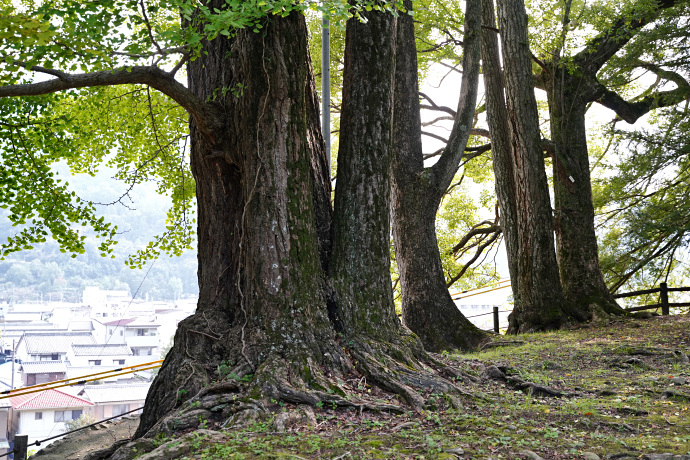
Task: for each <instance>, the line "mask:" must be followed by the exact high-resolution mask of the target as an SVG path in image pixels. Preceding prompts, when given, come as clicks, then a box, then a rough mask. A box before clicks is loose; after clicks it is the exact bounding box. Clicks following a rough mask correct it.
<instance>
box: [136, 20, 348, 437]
mask: <svg viewBox="0 0 690 460" xmlns="http://www.w3.org/2000/svg"><path fill="white" fill-rule="evenodd" d="M264 30H265V33H264V34H263V35H262V34H254V33H251V32H248V31H238V33H237V36H236V37H235V38H233V39H227V38H224V37H223V36H219V38H217V39H215V40H213V41H212V42H209V43H206V44H205V46H204V51H205V53H202V54H201V56H200V57H199V58H198V59H197V60H195V61H193V62H191V63H190V65H189V69H188V75H189V87H190V89H191V90H192V91H193V92H194V93H195V94H196V95H197V96H198V97H199V98H200V99H201V100H208V99H212V98H214V97H217V98H218V99H219V100H218V104H219V105H221V106H223V107H224V110H225V113H226V114H227V120H228V122H227V128H226V130H225V132H223V133H216V136H215V137H216V139H218V141H217V142H215V145H211V143H210V142H209V140H208V137H207V136H204V135H202V134H201V133H200V132H199V131H198V130H197V128H196V124H195V123H194V122H192V123H191V138H192V143H191V162H192V172H193V174H194V177H195V180H196V187H197V204H198V250H199V256H198V259H199V269H198V278H199V288H200V291H199V303H198V306H197V310H196V313H195V314H194V315H193V316H191V317H190V318H188V319H186V320H185V321H183V322H182V323H180V325H179V327H178V330H177V333H176V335H175V343H174V346H173V348H172V350H171V351H170V352H169V354H168V356H167V357H166V360H165V362H164V364H163V366H162V368H161V370H160V374H159V376H158V377H157V378H156V380H155V381H154V384H153V385H152V388H151V390H150V392H149V395H148V398H147V401H146V406H145V409H144V413H143V415H142V418H141V425H140V426H139V429H138V431H137V436H142V435H144V434H145V433H146V432H147V431H148V430H149V429H150V428H152V427H153V425H154V424H155V423H165V420H163V422H159V421H160V420H161V419H162V418H163V416H164V415H165V414H166V413H168V412H169V411H170V410H171V409H173V408H174V407H175V406H176V405H179V404H181V403H182V402H183V401H184V400H186V399H188V398H190V397H192V396H194V395H195V394H196V393H197V392H198V391H199V390H201V389H202V388H203V387H204V386H205V385H208V384H209V383H210V382H212V381H213V380H220V379H221V378H222V377H223V376H222V375H218V369H219V368H223V369H227V372H226V374H228V373H229V374H234V375H236V376H238V377H241V376H244V375H247V374H252V375H253V379H252V383H251V386H252V387H253V388H255V389H256V390H257V392H258V393H259V394H262V395H264V396H269V397H275V398H276V399H287V400H289V399H290V397H291V395H290V389H291V388H300V387H309V386H310V385H313V384H314V383H315V382H321V383H323V382H325V381H326V380H327V379H326V378H325V377H324V376H323V375H322V374H321V371H320V367H319V366H320V365H323V366H324V367H326V368H328V369H329V372H333V373H337V372H339V371H340V370H343V369H346V368H348V366H347V364H343V363H347V359H346V358H345V357H344V356H343V354H342V351H341V350H340V348H339V347H338V346H336V344H335V341H334V332H333V330H332V328H331V327H330V324H329V321H328V317H327V314H326V298H325V294H324V293H325V289H324V285H325V282H324V271H323V267H322V263H323V262H325V261H326V260H327V258H326V253H327V252H328V246H329V243H328V237H327V236H328V234H327V233H325V232H323V231H321V232H319V231H318V229H324V228H326V229H327V228H328V217H329V213H330V210H329V201H328V196H329V188H328V185H327V184H328V180H327V177H328V170H327V168H326V165H325V154H324V148H323V142H322V138H321V134H320V131H319V128H318V106H317V100H316V92H315V88H314V86H313V77H312V75H311V68H310V61H309V57H308V52H307V43H306V37H307V34H306V26H305V23H304V18H303V17H302V16H301V15H299V14H292V15H290V16H289V17H287V18H277V17H275V18H272V20H271V21H270V23H269V24H268V26H267V27H266V28H265V29H264ZM239 84H242V90H241V91H240V92H239V93H236V94H233V92H228V94H227V95H224V96H222V95H218V94H217V91H216V89H217V88H224V87H226V88H227V87H229V88H239ZM324 220H325V223H324ZM317 236H318V237H317ZM288 376H290V377H289V378H290V381H289V382H288V381H287V380H288Z"/></svg>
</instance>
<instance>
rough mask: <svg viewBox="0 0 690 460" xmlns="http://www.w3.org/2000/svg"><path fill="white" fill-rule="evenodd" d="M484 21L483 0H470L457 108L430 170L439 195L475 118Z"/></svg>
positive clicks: (467, 8)
mask: <svg viewBox="0 0 690 460" xmlns="http://www.w3.org/2000/svg"><path fill="white" fill-rule="evenodd" d="M481 22H482V21H481V2H467V5H466V12H465V47H464V52H463V59H462V69H463V75H462V83H461V85H460V100H459V101H458V111H457V115H456V117H455V123H454V124H453V129H452V131H451V133H450V137H449V140H448V144H447V145H446V149H445V150H444V152H443V153H442V154H441V158H439V160H438V161H437V162H436V163H435V164H434V165H433V166H431V174H432V176H433V177H434V179H435V180H434V181H433V183H434V184H435V187H436V193H438V196H439V197H441V196H443V194H444V193H445V191H446V189H447V188H448V186H449V185H450V183H451V181H452V180H453V177H454V176H455V173H456V171H457V170H458V168H459V167H460V161H461V159H462V155H463V152H464V151H465V147H467V141H468V139H469V136H470V131H471V129H472V125H473V121H474V113H475V109H476V103H477V92H478V86H479V69H480V51H479V47H480V34H479V32H480V30H481Z"/></svg>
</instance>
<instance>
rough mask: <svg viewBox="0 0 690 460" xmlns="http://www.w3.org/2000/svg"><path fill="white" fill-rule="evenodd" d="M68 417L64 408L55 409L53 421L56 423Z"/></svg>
mask: <svg viewBox="0 0 690 460" xmlns="http://www.w3.org/2000/svg"><path fill="white" fill-rule="evenodd" d="M66 420H67V419H65V411H64V410H56V411H55V417H53V421H54V422H55V423H57V422H64V421H66Z"/></svg>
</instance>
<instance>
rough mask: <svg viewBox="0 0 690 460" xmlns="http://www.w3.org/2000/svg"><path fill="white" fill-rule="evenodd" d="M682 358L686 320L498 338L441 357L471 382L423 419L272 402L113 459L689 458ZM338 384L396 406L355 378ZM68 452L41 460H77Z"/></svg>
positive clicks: (689, 401) (687, 341) (689, 415)
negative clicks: (235, 423) (228, 423)
mask: <svg viewBox="0 0 690 460" xmlns="http://www.w3.org/2000/svg"><path fill="white" fill-rule="evenodd" d="M688 354H690V315H689V314H685V315H677V316H671V317H652V318H649V319H637V318H636V319H627V320H621V321H615V322H612V323H608V324H605V325H601V326H598V327H587V328H580V329H576V330H570V331H561V332H554V333H546V334H531V335H525V336H519V337H516V338H515V337H504V336H500V337H497V338H496V340H495V341H494V342H492V343H491V344H490V345H489V346H488V347H486V348H485V351H482V352H479V353H473V354H465V355H447V356H443V357H440V359H443V360H445V361H448V362H453V363H455V365H457V366H459V367H461V368H462V369H464V370H465V371H467V372H468V373H469V374H470V375H473V376H474V377H476V382H468V383H462V382H458V384H459V385H460V386H461V388H462V389H463V391H465V392H466V395H465V396H463V397H462V398H460V399H458V400H455V401H452V400H451V399H450V398H446V397H443V396H434V395H427V396H428V397H429V400H430V401H431V407H429V409H428V410H427V411H425V412H423V413H412V412H403V413H399V414H386V413H372V412H368V411H366V410H358V409H356V408H350V409H337V408H335V409H334V408H331V407H317V408H314V410H313V415H312V411H311V410H310V409H304V408H296V407H291V406H284V405H277V404H274V405H273V406H272V408H271V410H272V412H270V413H267V414H265V415H266V417H264V419H263V420H261V419H260V421H258V422H255V423H253V424H251V425H250V426H248V427H244V428H235V429H232V430H221V431H220V432H215V431H209V430H208V429H220V426H219V425H220V423H222V422H223V420H220V419H219V420H218V422H215V421H214V420H213V419H211V420H203V417H201V416H198V415H194V416H193V417H192V416H191V415H192V414H191V413H188V414H184V415H182V416H180V417H179V422H180V423H179V425H178V426H180V427H183V426H184V425H187V426H189V425H190V421H191V425H192V426H196V431H195V429H194V428H187V429H186V430H181V431H180V432H178V433H174V434H171V435H170V436H169V437H158V438H157V439H156V440H154V441H153V442H151V441H139V442H137V443H136V444H130V445H129V447H124V448H123V449H122V450H120V451H119V452H118V455H117V456H116V458H119V459H124V458H133V457H134V456H135V455H141V454H142V452H148V451H150V450H152V449H155V450H153V452H150V453H148V454H146V455H144V456H141V457H138V458H143V459H154V458H155V459H163V458H165V459H169V458H188V459H202V458H203V459H219V460H220V459H228V458H236V459H279V458H284V459H333V460H335V459H422V458H425V459H441V458H448V459H452V458H466V459H470V458H477V459H489V458H491V459H538V458H544V459H575V458H585V459H590V460H591V459H596V458H601V459H607V458H608V459H626V458H629V459H633V458H647V459H671V458H674V459H679V458H680V459H690V364H689V361H690V360H689V359H688ZM346 384H349V385H353V388H359V390H360V391H361V392H362V394H366V395H367V396H369V397H374V398H378V400H379V401H380V402H386V403H390V404H398V402H396V401H394V400H390V399H389V396H388V395H387V394H386V393H383V392H381V391H380V390H378V389H377V388H376V387H373V386H370V385H368V383H367V382H365V381H364V380H359V381H353V382H346ZM530 392H531V394H530ZM454 406H455V407H454ZM194 412H196V411H194ZM212 413H217V412H212ZM197 417H198V418H199V419H201V420H196V421H195V420H194V419H195V418H197ZM87 436H88V435H87ZM113 439H121V436H116V435H113ZM75 445H77V444H75V443H73V442H71V441H67V442H63V443H60V446H62V447H60V446H57V447H56V448H52V447H49V448H47V449H45V451H44V452H45V454H51V457H50V458H58V456H59V455H63V457H62V458H67V455H68V454H70V455H69V458H77V456H78V455H79V453H77V452H74V448H73V446H75ZM58 448H61V449H64V450H63V451H62V452H55V449H58ZM132 448H136V452H134V451H133V450H132ZM87 449H89V448H88V447H87V448H85V450H84V451H82V452H81V453H82V456H81V457H80V458H83V454H84V453H86V452H87V451H88V450H87ZM89 450H92V447H91V448H90V449H89ZM51 451H53V452H52V453H51ZM126 452H128V454H127V453H126ZM45 454H43V455H45ZM75 454H76V455H75ZM53 456H55V457H53ZM38 458H41V457H40V456H39V457H38ZM46 458H48V457H46ZM87 458H89V459H91V460H95V459H96V458H102V457H100V456H98V455H94V454H92V455H91V456H89V457H87Z"/></svg>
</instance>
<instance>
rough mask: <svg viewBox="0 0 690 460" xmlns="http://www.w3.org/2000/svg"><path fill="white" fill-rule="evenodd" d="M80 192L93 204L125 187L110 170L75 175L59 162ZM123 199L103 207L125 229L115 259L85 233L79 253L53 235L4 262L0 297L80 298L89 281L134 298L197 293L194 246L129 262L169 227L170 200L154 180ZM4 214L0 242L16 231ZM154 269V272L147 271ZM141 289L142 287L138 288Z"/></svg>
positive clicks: (117, 195)
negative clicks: (67, 250)
mask: <svg viewBox="0 0 690 460" xmlns="http://www.w3.org/2000/svg"><path fill="white" fill-rule="evenodd" d="M56 170H57V171H58V172H59V173H60V175H61V176H63V177H64V178H65V179H66V180H67V181H68V182H69V184H70V187H71V188H73V189H74V190H75V191H76V192H77V194H78V195H79V196H81V197H82V198H84V199H87V200H91V201H93V202H94V203H112V202H114V201H116V200H117V199H119V198H120V197H121V196H122V195H123V194H124V192H125V191H126V187H125V186H124V184H123V183H122V182H121V181H118V180H115V179H113V178H112V177H111V176H112V171H110V170H106V171H103V172H101V173H99V174H97V176H96V177H91V176H88V175H74V176H73V175H71V174H70V173H69V172H68V170H67V168H66V167H64V166H58V167H57V168H56ZM129 197H130V198H131V200H130V199H129V198H127V197H125V199H123V200H122V201H123V203H124V204H125V205H126V206H125V205H123V204H119V203H118V204H113V205H109V206H99V212H100V213H101V215H102V216H104V218H105V219H106V220H107V221H109V222H113V223H115V224H116V225H117V226H118V230H119V231H121V232H122V234H120V235H119V237H118V241H119V243H118V244H117V245H116V246H115V248H114V254H115V258H114V259H111V258H109V257H101V255H100V254H99V251H98V244H99V242H98V240H97V239H95V238H94V237H91V238H89V234H88V233H87V234H86V235H87V242H86V252H85V253H84V254H80V255H78V256H77V257H75V258H72V257H71V254H63V253H61V252H60V250H59V248H58V245H57V243H56V242H55V241H52V240H49V241H47V242H46V243H44V244H41V245H38V246H36V247H35V248H34V249H33V250H30V251H24V252H19V253H14V254H11V255H10V256H8V257H7V258H6V259H5V260H3V261H0V301H2V300H6V301H10V302H17V301H31V300H63V301H69V302H80V301H81V293H82V291H83V289H84V287H86V286H93V285H96V286H100V287H102V288H103V289H126V290H129V291H130V294H132V295H135V293H136V298H147V297H148V298H149V299H151V300H174V299H176V298H179V297H182V296H195V295H197V294H198V292H199V291H198V285H197V277H196V270H197V260H196V251H188V252H186V253H184V254H183V255H182V256H180V257H168V256H166V255H162V256H161V257H160V258H159V259H157V260H155V261H150V262H148V263H147V264H146V266H145V267H144V268H143V269H141V270H133V269H130V268H129V267H127V266H126V265H125V260H126V259H127V256H129V255H130V254H133V253H135V252H136V251H137V250H138V249H140V248H142V247H144V246H145V245H146V244H147V243H148V242H149V241H151V240H152V239H153V237H154V236H155V235H157V234H161V233H163V232H164V231H165V212H166V210H167V209H168V206H169V203H170V200H169V198H167V197H164V196H161V195H158V194H157V193H156V192H155V186H154V184H139V185H137V186H136V187H135V189H134V190H133V191H132V192H131V193H130V194H129ZM7 215H8V214H7V212H6V211H4V210H3V212H2V213H0V241H4V240H6V239H7V237H8V236H9V235H11V234H13V233H15V232H16V231H17V228H16V227H13V226H12V224H11V222H10V221H9V220H8V219H7ZM149 269H150V271H149ZM137 291H138V292H137Z"/></svg>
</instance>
